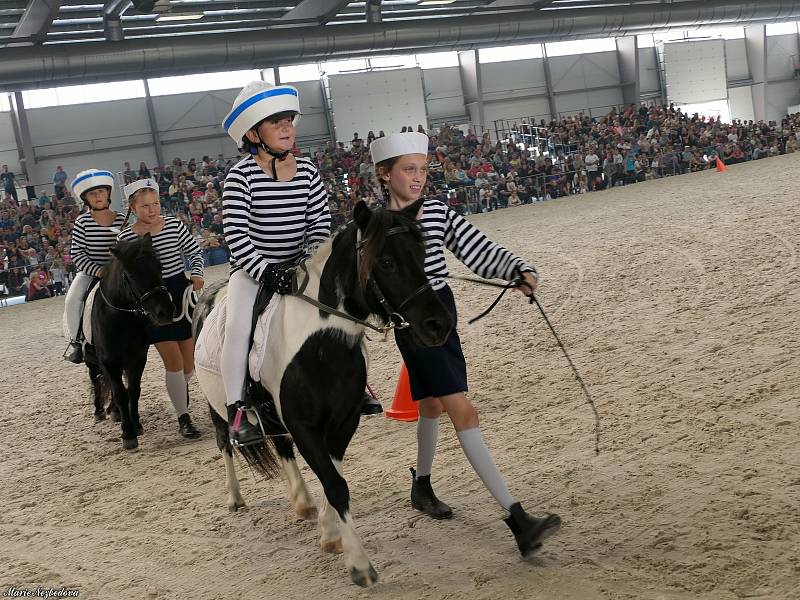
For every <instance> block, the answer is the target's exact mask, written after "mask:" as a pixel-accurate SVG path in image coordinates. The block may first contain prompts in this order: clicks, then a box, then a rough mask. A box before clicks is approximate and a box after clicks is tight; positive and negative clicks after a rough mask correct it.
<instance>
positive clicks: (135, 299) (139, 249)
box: [107, 233, 175, 326]
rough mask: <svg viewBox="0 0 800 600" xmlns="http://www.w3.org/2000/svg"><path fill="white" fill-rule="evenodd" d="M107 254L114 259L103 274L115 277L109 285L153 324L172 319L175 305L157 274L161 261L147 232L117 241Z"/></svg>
mask: <svg viewBox="0 0 800 600" xmlns="http://www.w3.org/2000/svg"><path fill="white" fill-rule="evenodd" d="M111 254H112V255H113V257H114V259H115V260H114V261H113V262H112V266H111V269H110V270H109V273H108V275H107V277H109V278H111V279H117V280H115V281H113V282H112V283H111V286H112V287H113V288H114V289H116V290H119V292H120V293H121V294H122V295H124V296H125V297H126V299H127V300H128V302H129V303H131V304H133V305H134V306H135V307H136V308H137V309H140V310H141V311H143V312H144V313H145V314H146V315H147V318H148V319H150V321H151V322H152V323H153V325H156V326H161V325H168V324H170V323H172V315H173V312H174V310H175V307H174V305H173V304H172V298H171V297H170V295H169V291H167V288H166V286H165V285H164V280H163V279H162V277H161V262H160V261H159V260H158V255H157V254H156V251H155V248H153V240H152V238H151V237H150V234H149V233H146V234H144V235H143V236H142V237H140V238H139V239H137V240H132V241H119V242H117V244H116V246H114V247H113V248H111ZM115 266H116V268H114V267H115Z"/></svg>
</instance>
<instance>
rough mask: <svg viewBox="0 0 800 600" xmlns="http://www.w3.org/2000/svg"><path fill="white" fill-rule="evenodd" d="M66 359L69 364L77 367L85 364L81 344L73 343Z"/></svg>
mask: <svg viewBox="0 0 800 600" xmlns="http://www.w3.org/2000/svg"><path fill="white" fill-rule="evenodd" d="M66 358H67V360H68V361H69V362H71V363H75V364H76V365H79V364H81V363H82V362H83V348H82V347H81V345H80V343H79V342H72V343H71V344H70V345H69V354H68V355H67V357H66Z"/></svg>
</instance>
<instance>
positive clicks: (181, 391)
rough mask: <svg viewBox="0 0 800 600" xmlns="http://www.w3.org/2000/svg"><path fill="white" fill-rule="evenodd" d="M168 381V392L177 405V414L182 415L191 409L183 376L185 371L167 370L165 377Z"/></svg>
mask: <svg viewBox="0 0 800 600" xmlns="http://www.w3.org/2000/svg"><path fill="white" fill-rule="evenodd" d="M164 380H165V381H166V382H167V393H168V394H169V399H170V400H171V401H172V406H174V407H175V415H176V416H178V417H180V416H181V415H183V414H186V412H187V411H188V410H189V406H188V403H187V401H186V380H185V379H184V378H183V371H167V372H166V375H165V377H164Z"/></svg>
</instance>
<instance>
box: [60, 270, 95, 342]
mask: <svg viewBox="0 0 800 600" xmlns="http://www.w3.org/2000/svg"><path fill="white" fill-rule="evenodd" d="M92 279H93V278H92V276H91V275H87V274H86V273H84V272H80V273H78V274H77V275H75V279H73V280H72V284H71V285H70V286H69V290H68V291H67V297H66V298H65V299H64V337H66V338H68V339H69V341H70V342H73V341H75V338H76V337H77V336H78V329H80V325H81V315H82V314H83V298H84V296H86V290H87V289H89V284H90V283H92Z"/></svg>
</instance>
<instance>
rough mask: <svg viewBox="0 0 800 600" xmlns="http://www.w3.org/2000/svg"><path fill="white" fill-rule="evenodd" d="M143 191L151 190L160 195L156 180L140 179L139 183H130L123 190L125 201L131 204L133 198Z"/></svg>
mask: <svg viewBox="0 0 800 600" xmlns="http://www.w3.org/2000/svg"><path fill="white" fill-rule="evenodd" d="M143 189H151V190H153V191H154V192H155V193H156V195H158V184H157V183H156V180H155V179H151V178H149V177H148V178H147V179H139V180H138V181H134V182H133V183H129V184H128V185H126V186H125V187H124V188H122V193H123V194H125V199H126V200H128V201H129V202H130V199H131V196H133V195H134V194H135V193H136V192H138V191H139V190H143Z"/></svg>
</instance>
